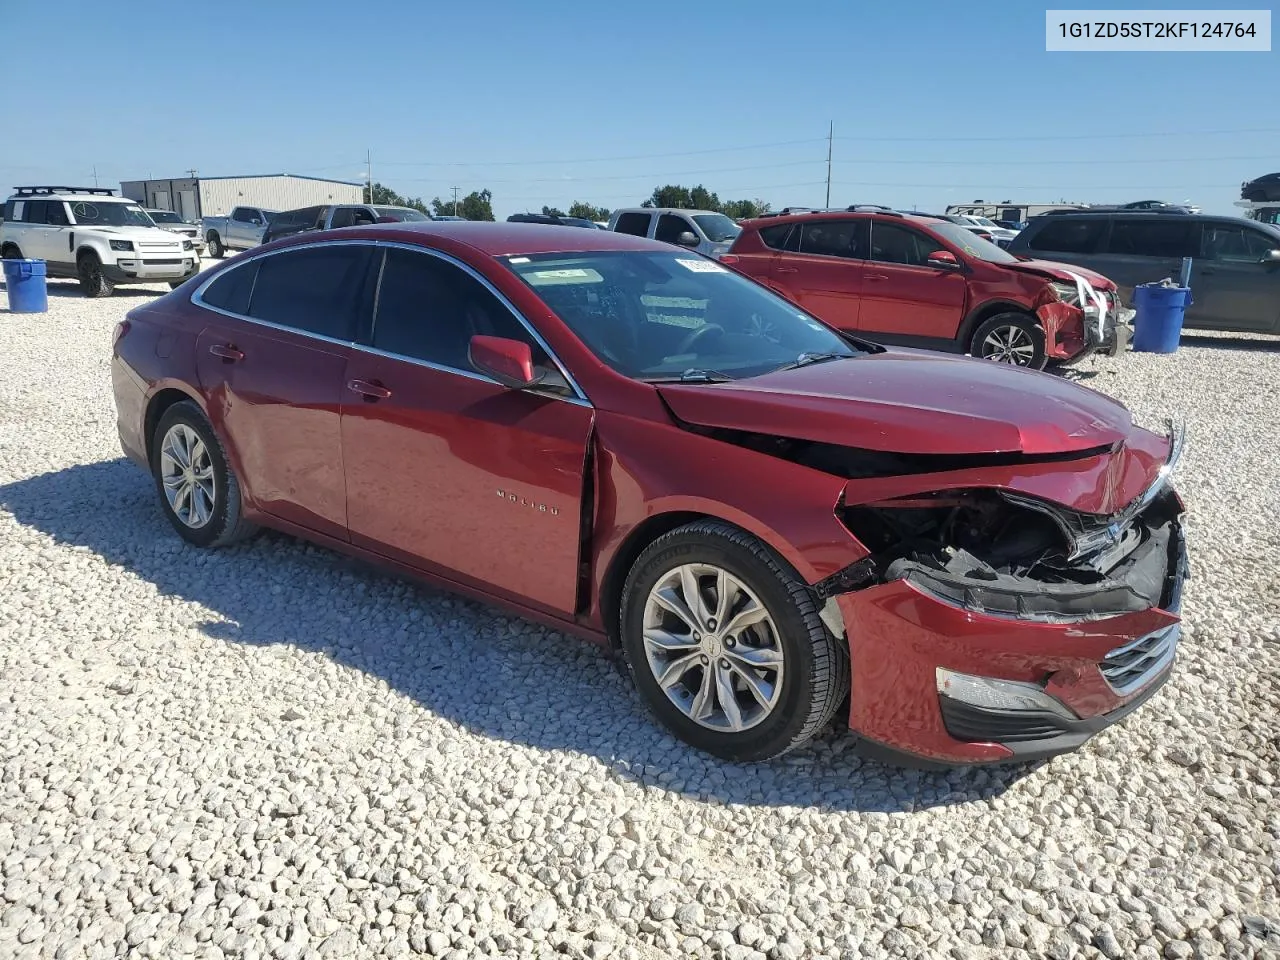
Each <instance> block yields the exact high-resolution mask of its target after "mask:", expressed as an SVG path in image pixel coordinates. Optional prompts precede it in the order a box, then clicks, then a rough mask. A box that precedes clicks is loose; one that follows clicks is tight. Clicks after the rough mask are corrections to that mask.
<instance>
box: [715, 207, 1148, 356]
mask: <svg viewBox="0 0 1280 960" xmlns="http://www.w3.org/2000/svg"><path fill="white" fill-rule="evenodd" d="M721 262H722V263H723V264H725V265H726V266H729V267H732V268H733V269H735V270H737V271H739V272H740V273H744V274H746V275H747V276H749V277H751V278H752V279H754V280H757V281H759V282H760V283H763V284H764V285H765V286H767V287H770V288H772V289H773V290H776V291H777V292H778V293H781V294H783V295H784V296H786V297H787V298H789V299H791V300H793V301H795V302H796V303H797V304H799V305H800V306H802V307H804V308H805V309H806V310H808V311H809V312H810V313H812V314H814V315H815V316H818V317H820V318H821V319H823V320H825V321H826V322H827V323H829V324H831V325H832V326H834V327H837V328H839V329H841V330H845V331H850V332H856V333H858V334H861V335H864V336H868V337H870V338H872V339H874V340H879V341H883V342H885V343H895V344H900V345H903V346H913V347H927V348H930V349H933V350H946V351H950V352H953V353H971V354H973V355H974V356H975V357H984V358H986V359H989V360H999V361H1003V362H1005V363H1012V364H1016V365H1018V366H1024V367H1034V368H1036V369H1039V368H1041V367H1043V366H1044V365H1045V363H1046V362H1047V361H1049V360H1056V361H1070V360H1075V359H1078V358H1079V357H1082V356H1084V355H1086V354H1088V353H1090V352H1091V351H1093V350H1096V349H1097V348H1098V347H1100V346H1103V345H1115V344H1117V343H1118V341H1117V338H1116V320H1117V315H1118V314H1119V313H1120V312H1121V306H1120V301H1119V299H1118V297H1117V294H1116V285H1115V284H1114V283H1112V282H1111V281H1110V280H1108V279H1107V278H1106V277H1103V276H1101V275H1100V274H1096V273H1092V272H1090V271H1088V270H1084V269H1082V268H1080V267H1072V266H1068V265H1066V264H1061V263H1050V262H1049V261H1046V260H1029V259H1019V258H1018V257H1015V256H1013V255H1012V254H1010V253H1008V252H1006V251H1004V250H1001V249H1000V248H999V247H997V246H996V245H995V244H993V243H988V242H987V241H985V240H983V239H981V238H980V237H977V236H975V235H974V234H973V233H970V232H969V231H968V230H966V229H965V228H964V227H961V226H959V225H957V224H954V223H949V222H947V221H945V220H939V219H936V218H933V217H924V216H912V215H910V214H903V213H897V212H895V211H892V210H888V209H885V208H880V207H876V208H866V207H849V208H848V209H846V210H841V211H821V212H802V213H789V212H788V211H787V210H784V211H782V213H780V214H773V215H766V216H764V217H760V218H759V219H757V220H749V221H747V222H746V223H744V224H743V225H742V233H741V234H740V235H739V236H738V239H737V240H736V241H735V242H734V244H733V246H732V247H731V248H730V250H729V252H728V253H727V254H725V255H724V256H723V257H722V258H721ZM1124 312H1125V313H1129V311H1124Z"/></svg>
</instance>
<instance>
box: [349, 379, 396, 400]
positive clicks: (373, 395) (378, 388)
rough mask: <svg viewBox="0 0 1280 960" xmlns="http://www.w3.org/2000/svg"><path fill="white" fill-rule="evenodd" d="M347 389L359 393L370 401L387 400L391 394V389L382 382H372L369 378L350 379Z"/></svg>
mask: <svg viewBox="0 0 1280 960" xmlns="http://www.w3.org/2000/svg"><path fill="white" fill-rule="evenodd" d="M347 389H348V390H350V391H351V392H352V393H358V394H360V396H362V397H364V398H365V399H366V400H368V401H369V402H370V403H373V402H374V401H375V400H385V399H387V397H389V396H391V391H390V390H388V389H387V388H386V387H384V386H383V385H382V384H380V383H370V382H369V381H368V380H348V381H347Z"/></svg>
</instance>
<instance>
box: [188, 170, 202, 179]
mask: <svg viewBox="0 0 1280 960" xmlns="http://www.w3.org/2000/svg"><path fill="white" fill-rule="evenodd" d="M198 172H199V171H197V170H196V168H195V167H192V168H191V169H190V170H188V171H187V176H189V177H190V178H191V179H192V180H194V179H195V178H196V174H197V173H198Z"/></svg>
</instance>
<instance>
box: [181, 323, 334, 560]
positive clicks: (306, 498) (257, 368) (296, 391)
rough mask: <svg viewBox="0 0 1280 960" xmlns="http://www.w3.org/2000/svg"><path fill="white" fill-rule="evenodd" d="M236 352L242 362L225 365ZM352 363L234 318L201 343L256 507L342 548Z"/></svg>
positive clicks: (203, 378) (322, 347)
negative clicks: (344, 424) (345, 399)
mask: <svg viewBox="0 0 1280 960" xmlns="http://www.w3.org/2000/svg"><path fill="white" fill-rule="evenodd" d="M227 347H230V348H232V350H225V349H222V348H227ZM215 349H216V350H218V351H219V353H214V352H212V350H215ZM235 351H238V352H239V353H241V354H243V358H242V359H239V360H236V359H232V358H229V357H225V356H221V355H219V354H225V353H231V354H232V357H234V355H235V354H234V352H235ZM349 353H350V349H349V348H347V347H344V346H340V345H337V344H330V343H326V342H323V341H319V340H316V339H314V338H311V337H308V336H306V335H304V334H300V333H292V332H289V331H284V330H274V329H271V328H266V327H262V326H260V325H258V324H254V323H251V322H249V321H241V320H236V319H233V318H230V317H218V319H217V321H216V322H215V323H213V324H212V325H211V326H209V327H208V328H207V329H206V330H205V331H204V332H203V333H202V334H201V335H200V337H199V338H198V340H197V341H196V365H197V371H198V373H199V377H200V385H201V388H202V389H203V391H204V393H205V396H206V397H207V400H208V405H209V414H210V417H211V419H212V420H213V425H214V429H216V430H217V431H218V434H219V436H221V437H222V438H223V440H224V441H225V442H227V443H228V444H229V445H230V447H231V450H232V455H233V457H234V458H235V459H236V461H237V462H238V465H239V469H240V476H241V479H242V481H243V485H244V487H245V490H246V492H247V494H248V495H249V497H250V498H251V499H252V501H253V502H254V503H255V504H256V505H257V506H258V508H259V509H261V510H263V511H264V512H266V513H269V514H272V515H273V516H277V517H280V518H281V519H282V520H288V521H291V522H293V523H297V524H300V525H301V526H304V527H307V528H309V529H312V530H315V531H317V532H319V533H323V534H327V535H328V536H331V537H337V538H339V539H343V540H345V539H347V519H346V509H347V504H346V500H347V497H346V480H345V476H344V473H343V468H342V434H341V425H340V421H339V415H340V404H341V399H342V398H341V390H342V384H343V382H344V381H343V380H342V375H343V373H344V372H345V371H346V366H347V359H348V355H349Z"/></svg>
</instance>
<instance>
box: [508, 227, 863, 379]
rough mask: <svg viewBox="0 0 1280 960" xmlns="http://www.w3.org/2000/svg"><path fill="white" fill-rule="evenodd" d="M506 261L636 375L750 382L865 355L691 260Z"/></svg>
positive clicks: (702, 261)
mask: <svg viewBox="0 0 1280 960" xmlns="http://www.w3.org/2000/svg"><path fill="white" fill-rule="evenodd" d="M506 262H507V265H508V266H509V267H510V268H511V270H512V271H513V272H514V273H515V274H516V276H518V277H519V278H520V279H521V280H523V281H524V282H525V283H526V284H527V285H528V286H529V287H530V289H532V290H533V292H534V293H535V294H537V295H538V296H539V297H540V298H541V299H542V301H543V302H544V303H545V304H546V305H547V306H548V307H549V308H550V309H551V310H552V311H553V312H554V313H555V314H556V315H557V316H558V317H559V318H560V319H561V320H563V321H564V322H565V324H567V325H568V326H569V328H570V329H571V330H573V332H574V333H575V334H576V335H577V336H578V338H579V339H580V340H582V342H583V343H584V344H586V345H587V347H588V348H590V350H591V351H592V352H593V353H595V355H596V356H597V357H599V358H600V359H601V360H602V361H604V362H605V363H607V364H608V365H609V366H611V367H612V368H613V369H615V370H617V371H618V372H619V373H622V374H625V375H626V376H629V377H635V378H637V379H641V380H666V379H679V378H680V376H681V375H682V374H686V373H687V374H690V375H692V374H693V373H694V372H695V371H696V372H700V373H701V372H705V373H707V374H713V375H715V376H717V377H719V376H720V375H723V376H725V377H729V378H739V377H753V376H756V375H758V374H761V373H766V372H768V371H770V370H776V369H778V368H779V367H782V366H787V365H790V364H793V363H795V362H796V361H797V359H798V358H799V357H800V355H801V354H805V353H809V354H823V355H825V354H832V355H834V356H836V357H849V356H854V355H856V354H857V353H859V351H858V350H857V349H856V348H855V347H853V346H851V345H850V344H849V343H848V342H847V341H845V340H844V339H843V338H841V337H840V336H839V335H837V334H836V333H835V331H833V330H832V329H830V328H829V327H827V326H824V325H823V324H822V323H820V322H819V321H817V320H815V319H814V318H813V317H811V316H809V315H808V314H806V313H803V312H801V311H800V310H799V309H797V308H796V307H794V306H792V305H791V304H789V303H787V302H786V301H784V300H782V299H780V298H779V297H777V296H775V295H774V294H772V293H770V292H769V291H768V290H766V289H765V288H764V287H761V286H757V285H756V284H755V283H753V282H751V281H750V280H748V279H746V278H745V277H742V276H740V275H739V274H736V273H733V272H731V271H730V270H728V269H727V268H725V267H722V266H721V265H720V264H718V263H716V262H715V261H714V260H708V259H706V258H704V257H699V256H696V255H694V254H679V253H665V252H660V253H635V252H606V253H583V254H562V253H555V254H545V255H541V256H527V257H519V256H517V257H508V258H507V260H506Z"/></svg>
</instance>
